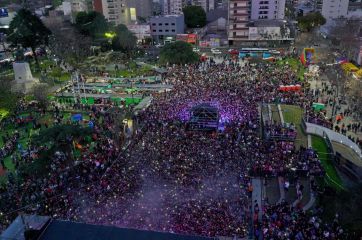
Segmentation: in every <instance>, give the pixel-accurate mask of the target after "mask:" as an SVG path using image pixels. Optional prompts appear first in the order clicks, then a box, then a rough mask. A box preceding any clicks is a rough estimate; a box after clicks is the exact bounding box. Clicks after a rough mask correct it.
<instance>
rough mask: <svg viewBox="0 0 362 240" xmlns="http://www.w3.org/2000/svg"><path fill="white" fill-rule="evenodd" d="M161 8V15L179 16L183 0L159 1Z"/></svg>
mask: <svg viewBox="0 0 362 240" xmlns="http://www.w3.org/2000/svg"><path fill="white" fill-rule="evenodd" d="M160 3H161V5H162V6H163V15H180V14H182V8H183V7H184V4H185V2H184V0H160Z"/></svg>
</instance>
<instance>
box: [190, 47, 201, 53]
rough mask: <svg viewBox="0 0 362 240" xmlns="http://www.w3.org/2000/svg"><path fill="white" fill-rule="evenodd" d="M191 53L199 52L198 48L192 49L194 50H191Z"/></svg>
mask: <svg viewBox="0 0 362 240" xmlns="http://www.w3.org/2000/svg"><path fill="white" fill-rule="evenodd" d="M192 51H194V52H200V48H196V47H194V48H193V49H192Z"/></svg>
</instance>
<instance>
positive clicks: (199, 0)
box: [191, 0, 215, 12]
mask: <svg viewBox="0 0 362 240" xmlns="http://www.w3.org/2000/svg"><path fill="white" fill-rule="evenodd" d="M191 5H195V6H200V7H202V8H203V9H204V10H205V12H209V11H211V10H214V9H215V0H192V1H191Z"/></svg>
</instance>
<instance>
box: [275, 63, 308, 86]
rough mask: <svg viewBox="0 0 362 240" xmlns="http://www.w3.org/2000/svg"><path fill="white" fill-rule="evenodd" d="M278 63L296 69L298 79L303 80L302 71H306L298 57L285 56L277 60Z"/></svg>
mask: <svg viewBox="0 0 362 240" xmlns="http://www.w3.org/2000/svg"><path fill="white" fill-rule="evenodd" d="M277 64H278V65H286V64H288V65H289V66H291V68H292V69H293V70H294V71H297V76H298V79H302V81H304V73H305V72H306V69H305V67H304V66H303V65H302V63H301V62H300V61H299V59H298V58H286V59H284V60H279V61H277Z"/></svg>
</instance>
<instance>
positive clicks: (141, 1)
mask: <svg viewBox="0 0 362 240" xmlns="http://www.w3.org/2000/svg"><path fill="white" fill-rule="evenodd" d="M93 7H94V10H95V11H97V12H100V13H102V14H103V15H104V17H105V18H106V19H107V20H108V21H109V22H111V23H113V24H115V25H119V24H125V25H129V24H133V23H135V22H137V20H138V18H139V17H142V18H145V19H147V18H149V17H150V16H151V15H152V0H94V2H93Z"/></svg>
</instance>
